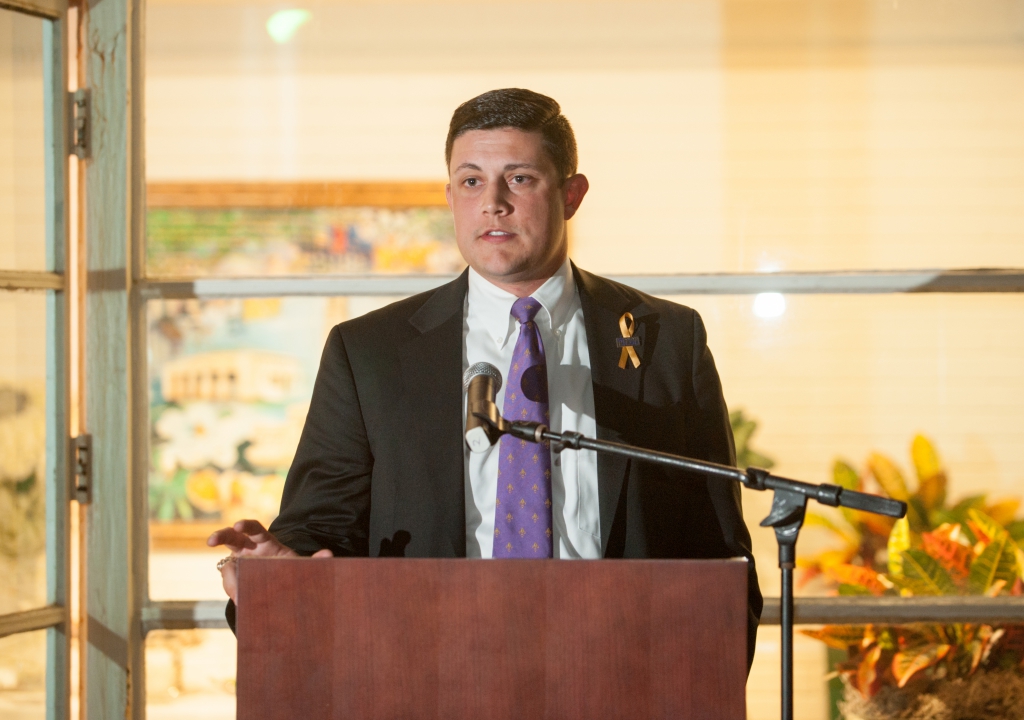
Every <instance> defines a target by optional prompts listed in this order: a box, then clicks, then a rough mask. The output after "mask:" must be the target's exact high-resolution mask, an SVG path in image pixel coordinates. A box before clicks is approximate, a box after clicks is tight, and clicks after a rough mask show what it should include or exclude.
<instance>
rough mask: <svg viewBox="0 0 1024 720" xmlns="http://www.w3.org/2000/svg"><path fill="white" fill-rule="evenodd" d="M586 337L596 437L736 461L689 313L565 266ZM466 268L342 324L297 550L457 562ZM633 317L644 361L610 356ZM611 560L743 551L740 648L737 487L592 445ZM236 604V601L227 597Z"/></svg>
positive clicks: (307, 455)
mask: <svg viewBox="0 0 1024 720" xmlns="http://www.w3.org/2000/svg"><path fill="white" fill-rule="evenodd" d="M573 273H574V276H575V280H576V284H577V287H578V288H579V293H580V302H581V304H582V307H583V316H584V322H585V324H586V331H587V344H588V346H589V348H590V363H591V372H592V376H593V386H594V407H595V411H596V420H597V434H598V437H599V438H600V439H602V440H613V441H617V442H624V443H630V444H635V445H639V446H642V447H647V448H651V449H654V450H661V451H665V452H670V453H677V454H680V455H686V456H689V457H694V458H700V459H703V460H710V461H713V462H717V463H723V464H734V463H735V450H734V448H733V438H732V431H731V428H730V425H729V418H728V412H727V410H726V405H725V401H724V399H723V397H722V389H721V384H720V382H719V379H718V372H717V370H716V369H715V364H714V360H713V359H712V357H711V353H710V351H709V350H708V347H707V342H706V334H705V330H704V325H703V323H702V322H701V319H700V316H699V315H698V314H697V313H696V312H695V311H694V310H692V309H690V308H687V307H684V306H682V305H678V304H675V303H671V302H668V301H665V300H660V299H658V298H654V297H651V296H649V295H646V294H644V293H641V292H638V291H637V290H634V289H632V288H629V287H626V286H624V285H620V284H618V283H615V282H612V281H610V280H607V279H604V278H601V277H598V276H596V275H592V274H590V273H587V272H584V271H582V270H579V269H578V268H576V267H575V265H574V266H573ZM467 291H468V271H467V272H465V273H463V274H462V275H461V276H460V277H459V278H458V279H456V280H455V281H453V282H451V283H448V284H446V285H443V286H441V287H439V288H437V289H435V290H432V291H429V292H426V293H422V294H420V295H416V296H414V297H411V298H408V299H406V300H402V301H399V302H397V303H394V304H392V305H389V306H388V307H385V308H383V309H381V310H378V311H375V312H371V313H368V314H367V315H364V316H362V317H359V318H356V319H354V320H350V321H348V322H345V323H342V324H340V325H338V326H336V327H335V328H334V329H333V330H332V331H331V333H330V337H329V338H328V340H327V345H326V347H325V349H324V353H323V358H322V360H321V364H320V371H319V373H318V375H317V379H316V384H315V386H314V390H313V397H312V400H311V403H310V408H309V414H308V416H307V418H306V425H305V428H304V429H303V432H302V438H301V440H300V441H299V446H298V449H297V451H296V453H295V460H294V462H293V464H292V467H291V471H290V472H289V474H288V480H287V483H286V484H285V488H284V496H283V498H282V501H281V513H280V515H279V516H278V517H277V519H276V520H275V521H274V523H273V524H272V525H271V528H270V529H271V531H272V532H273V533H274V534H275V535H276V536H277V537H278V538H279V539H280V540H281V541H282V542H283V543H285V544H286V545H288V546H290V547H292V548H294V549H295V550H296V551H298V552H299V553H302V554H311V553H313V552H315V551H316V550H319V549H321V548H330V549H331V550H332V551H333V552H334V554H335V555H339V556H340V555H363V556H365V555H374V556H406V557H465V554H466V510H465V485H464V482H465V481H464V477H463V473H464V460H463V452H464V451H463V447H464V445H463V425H462V423H463V418H462V402H463V392H462V384H461V383H462V369H463V368H462V351H463V308H464V304H465V298H466V293H467ZM627 311H628V312H630V313H632V314H633V317H634V319H635V321H636V326H635V328H636V329H635V333H634V334H635V336H636V337H639V338H640V339H641V345H640V346H639V347H638V348H637V349H636V350H637V353H638V355H639V356H640V358H641V364H640V367H639V369H636V368H634V367H633V366H632V365H631V364H628V365H627V366H626V368H625V369H620V368H619V367H618V361H619V354H620V352H621V351H620V349H619V348H618V347H617V345H616V342H615V340H616V338H618V337H621V333H620V331H619V318H620V317H621V316H622V314H623V313H624V312H627ZM598 490H599V498H600V517H601V544H602V549H603V552H604V556H605V557H609V558H726V557H738V556H742V557H746V558H748V560H749V561H750V563H749V580H750V582H749V608H750V616H749V632H750V638H749V640H750V645H749V647H750V652H751V653H752V652H753V641H754V633H755V631H756V627H757V622H758V618H759V617H760V613H761V604H762V603H761V594H760V591H759V589H758V586H757V576H756V574H755V571H754V564H753V558H752V556H751V550H750V535H749V533H748V531H747V528H746V526H745V525H744V523H743V517H742V512H741V509H740V488H739V487H738V486H737V485H735V484H730V483H727V482H724V481H721V480H716V479H713V478H707V477H705V476H701V475H693V474H684V473H682V472H679V471H674V470H668V469H665V468H661V467H656V466H653V465H649V464H640V463H636V462H632V461H630V460H626V459H623V458H619V457H613V456H609V455H599V456H598ZM232 609H233V608H232Z"/></svg>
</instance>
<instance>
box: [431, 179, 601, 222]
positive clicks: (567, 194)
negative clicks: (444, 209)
mask: <svg viewBox="0 0 1024 720" xmlns="http://www.w3.org/2000/svg"><path fill="white" fill-rule="evenodd" d="M589 189H590V181H589V180H587V176H586V175H584V174H583V173H576V174H575V175H573V176H572V177H571V178H568V179H567V180H566V181H565V184H564V185H563V186H562V197H563V198H564V199H565V219H566V220H569V219H570V218H572V216H573V215H575V214H576V211H577V210H579V209H580V203H582V202H583V196H584V195H586V194H587V190H589ZM449 204H450V201H449Z"/></svg>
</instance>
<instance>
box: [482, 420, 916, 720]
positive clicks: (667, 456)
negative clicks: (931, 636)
mask: <svg viewBox="0 0 1024 720" xmlns="http://www.w3.org/2000/svg"><path fill="white" fill-rule="evenodd" d="M473 414H474V415H475V416H476V417H478V418H480V419H481V420H483V421H484V422H486V423H487V424H488V425H489V426H490V427H491V428H492V429H493V430H494V431H495V432H494V436H495V437H497V436H500V435H503V434H505V433H508V434H511V435H512V436H513V437H517V438H519V439H521V440H527V441H529V442H537V443H539V442H543V441H544V440H548V441H550V442H551V443H552V445H551V449H552V450H554V451H555V452H558V453H560V452H562V451H563V450H565V449H569V450H594V451H596V452H603V453H610V454H612V455H620V456H622V457H627V458H632V459H634V460H640V461H641V462H649V463H654V464H656V465H664V466H666V467H672V468H675V469H677V470H683V471H686V472H693V473H700V474H703V475H710V476H713V477H716V478H719V479H722V480H732V481H734V482H738V483H741V484H742V485H744V486H745V487H747V488H749V489H751V490H761V491H764V490H772V491H773V492H774V493H775V495H774V497H773V498H772V509H771V512H770V513H768V517H766V518H765V519H764V520H762V521H761V527H771V528H775V539H776V542H778V545H779V569H780V571H781V573H782V598H781V602H782V616H781V626H782V720H793V569H794V568H795V567H796V541H797V537H798V536H799V534H800V527H801V526H802V525H803V523H804V513H805V511H806V510H807V501H808V499H811V500H817V501H818V502H819V503H821V504H823V505H829V506H831V507H838V506H842V507H847V508H852V509H854V510H861V511H863V512H869V513H875V514H877V515H888V516H890V517H895V518H901V517H903V516H904V515H906V513H907V504H906V503H904V502H900V501H898V500H891V499H889V498H883V497H879V496H878V495H869V494H867V493H862V492H856V491H855V490H847V489H845V488H842V487H840V486H838V485H831V484H828V483H822V484H820V485H813V484H810V483H805V482H800V481H799V480H790V479H788V478H784V477H779V476H777V475H772V474H771V473H770V472H768V471H767V470H764V469H762V468H754V467H751V468H747V469H746V471H743V470H740V469H739V468H735V467H732V466H729V465H720V464H718V463H713V462H706V461H704V460H692V459H690V458H686V457H682V456H679V455H672V454H671V453H664V452H656V451H654V450H645V449H644V448H639V447H636V446H634V445H626V444H624V443H617V442H609V441H607V440H594V439H592V438H588V437H585V436H584V435H582V434H580V433H578V432H571V431H570V432H562V433H556V432H552V431H551V430H550V429H549V428H548V426H547V425H544V424H543V423H535V422H509V421H507V420H505V419H504V418H502V417H501V416H500V415H498V414H497V412H493V413H486V414H485V413H479V412H474V413H473Z"/></svg>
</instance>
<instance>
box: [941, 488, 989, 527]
mask: <svg viewBox="0 0 1024 720" xmlns="http://www.w3.org/2000/svg"><path fill="white" fill-rule="evenodd" d="M984 506H985V496H984V495H971V496H970V497H965V498H964V499H963V500H961V501H960V502H958V503H957V504H956V505H954V506H953V507H951V508H950V509H949V510H946V511H944V512H943V513H942V514H943V516H944V517H943V519H942V522H948V523H951V524H953V525H966V524H967V512H968V511H969V510H971V509H972V508H982V507H984ZM940 524H941V523H940Z"/></svg>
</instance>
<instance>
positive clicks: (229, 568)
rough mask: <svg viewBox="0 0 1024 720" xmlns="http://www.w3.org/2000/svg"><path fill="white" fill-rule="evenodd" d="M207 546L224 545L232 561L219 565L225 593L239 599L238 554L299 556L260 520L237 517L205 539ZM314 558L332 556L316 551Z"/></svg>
mask: <svg viewBox="0 0 1024 720" xmlns="http://www.w3.org/2000/svg"><path fill="white" fill-rule="evenodd" d="M206 544H207V545H209V546H210V547H217V546H218V545H225V546H227V548H228V549H229V550H230V551H231V560H229V561H228V562H226V563H223V564H221V565H219V566H218V567H219V568H220V575H221V579H222V581H223V583H224V592H226V593H227V594H228V597H230V598H231V599H232V600H234V601H235V602H236V603H237V602H238V597H237V595H238V566H237V565H236V564H235V562H234V558H237V557H262V558H282V557H299V554H298V553H297V552H295V551H294V550H292V549H291V548H290V547H287V546H286V545H282V544H281V543H280V542H279V541H278V539H277V538H276V537H274V536H273V535H271V534H270V531H269V530H267V529H266V528H265V527H263V525H262V524H261V523H260V521H259V520H239V521H238V522H236V523H235V524H234V525H233V526H232V527H229V528H221V529H220V530H218V531H216V532H215V533H213V534H212V535H211V536H210V537H208V538H207V539H206ZM313 557H334V553H332V552H331V551H330V550H327V549H324V550H318V551H317V552H315V553H313Z"/></svg>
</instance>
